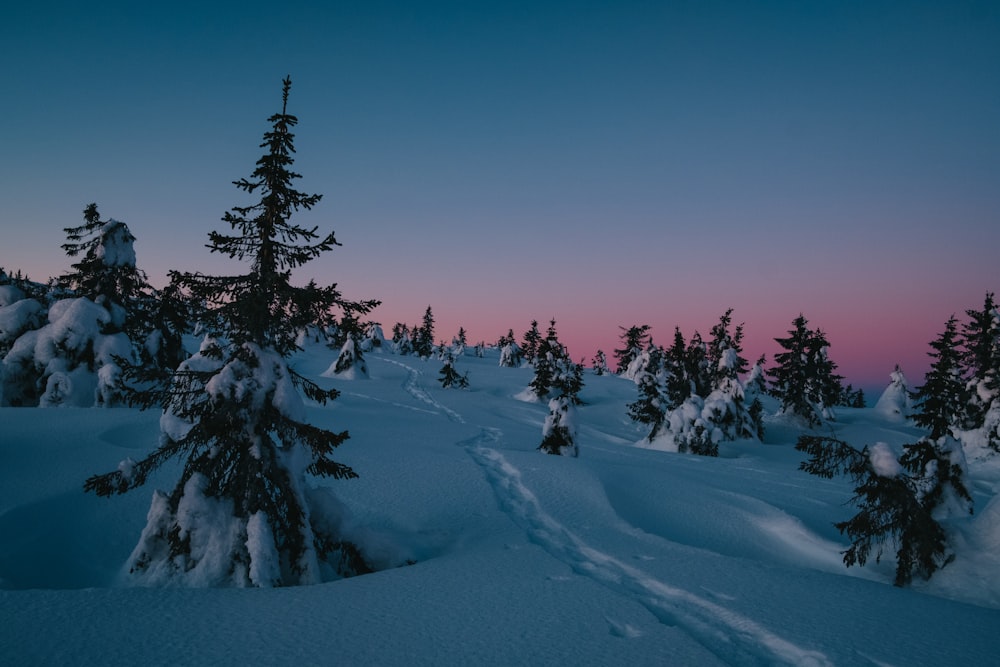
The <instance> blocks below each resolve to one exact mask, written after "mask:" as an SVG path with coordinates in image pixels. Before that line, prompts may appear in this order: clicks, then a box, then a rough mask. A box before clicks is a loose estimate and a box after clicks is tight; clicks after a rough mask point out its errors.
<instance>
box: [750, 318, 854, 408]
mask: <svg viewBox="0 0 1000 667" xmlns="http://www.w3.org/2000/svg"><path fill="white" fill-rule="evenodd" d="M807 324H808V320H806V318H805V317H803V316H802V315H801V314H800V315H799V316H798V317H797V318H795V320H793V321H792V327H793V328H792V329H791V330H789V332H788V334H789V335H788V336H787V337H786V338H775V339H774V340H775V341H776V342H777V343H778V345H780V346H781V347H782V349H784V350H785V351H784V352H779V353H778V354H776V355H774V361H775V363H776V364H777V365H776V366H775V367H774V368H771V369H768V371H767V374H768V375H769V376H771V378H772V384H771V393H772V394H773V395H774V396H775V397H777V398H778V399H779V400H780V401H781V411H782V412H784V413H791V414H796V415H799V416H800V417H802V418H803V419H805V420H806V422H807V423H808V424H809V425H810V426H817V425H819V424H821V423H822V422H823V420H824V419H827V418H832V415H833V412H832V410H831V407H832V406H833V405H836V404H837V402H838V399H839V396H840V395H841V392H842V389H841V384H840V381H841V379H842V378H841V377H840V376H839V375H837V374H836V373H834V370H835V369H836V367H837V365H836V364H835V363H833V361H831V360H830V358H829V356H828V354H827V349H828V348H829V347H830V344H829V343H828V342H827V340H826V335H825V334H824V333H823V332H822V331H819V330H816V331H812V330H811V329H809V328H808V327H807V326H806V325H807Z"/></svg>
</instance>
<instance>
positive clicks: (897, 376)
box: [875, 365, 913, 421]
mask: <svg viewBox="0 0 1000 667" xmlns="http://www.w3.org/2000/svg"><path fill="white" fill-rule="evenodd" d="M912 394H913V390H912V389H910V385H909V383H907V381H906V376H905V375H903V371H902V370H901V369H900V368H899V366H898V365H897V366H896V368H895V369H894V370H893V371H892V373H890V374H889V386H888V387H886V388H885V390H884V391H883V392H882V395H881V396H879V399H878V402H877V403H875V411H876V412H878V413H879V414H881V415H883V416H884V417H885V418H886V419H890V420H896V421H901V420H904V419H908V418H909V417H910V416H911V415H912V414H913V397H912Z"/></svg>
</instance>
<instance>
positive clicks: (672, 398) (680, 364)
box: [664, 327, 694, 411]
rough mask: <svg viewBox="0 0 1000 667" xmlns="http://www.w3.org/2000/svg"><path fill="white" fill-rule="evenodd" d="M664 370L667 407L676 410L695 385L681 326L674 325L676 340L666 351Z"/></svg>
mask: <svg viewBox="0 0 1000 667" xmlns="http://www.w3.org/2000/svg"><path fill="white" fill-rule="evenodd" d="M664 370H665V373H666V398H667V405H666V409H667V410H668V411H669V410H674V409H676V408H678V407H680V406H681V404H683V403H684V401H686V400H687V398H688V396H690V395H691V394H692V393H693V392H694V386H693V384H692V382H691V378H690V376H689V375H688V363H687V342H686V341H685V340H684V334H683V333H681V329H680V327H674V342H673V344H672V345H671V346H670V347H669V348H667V349H666V351H665V352H664Z"/></svg>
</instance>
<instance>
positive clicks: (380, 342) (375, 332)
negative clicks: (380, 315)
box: [359, 322, 385, 352]
mask: <svg viewBox="0 0 1000 667" xmlns="http://www.w3.org/2000/svg"><path fill="white" fill-rule="evenodd" d="M362 330H363V333H362V335H361V340H360V341H359V345H360V347H361V351H362V352H381V351H382V350H384V349H385V334H383V333H382V325H381V324H380V323H379V322H368V323H366V324H365V325H364V327H363V328H362Z"/></svg>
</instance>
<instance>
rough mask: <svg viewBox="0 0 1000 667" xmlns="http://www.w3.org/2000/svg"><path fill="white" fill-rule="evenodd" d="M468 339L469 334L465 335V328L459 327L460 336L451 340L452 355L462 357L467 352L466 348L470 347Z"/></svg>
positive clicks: (457, 335)
mask: <svg viewBox="0 0 1000 667" xmlns="http://www.w3.org/2000/svg"><path fill="white" fill-rule="evenodd" d="M466 337H467V334H466V333H465V328H464V327H459V328H458V334H456V335H455V337H454V338H452V339H451V349H452V353H453V354H455V355H456V356H461V355H462V354H463V353H464V352H465V346H466V345H468V342H467V340H466Z"/></svg>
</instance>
